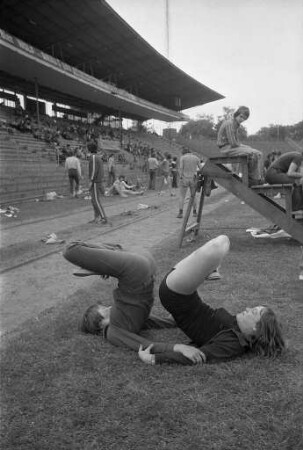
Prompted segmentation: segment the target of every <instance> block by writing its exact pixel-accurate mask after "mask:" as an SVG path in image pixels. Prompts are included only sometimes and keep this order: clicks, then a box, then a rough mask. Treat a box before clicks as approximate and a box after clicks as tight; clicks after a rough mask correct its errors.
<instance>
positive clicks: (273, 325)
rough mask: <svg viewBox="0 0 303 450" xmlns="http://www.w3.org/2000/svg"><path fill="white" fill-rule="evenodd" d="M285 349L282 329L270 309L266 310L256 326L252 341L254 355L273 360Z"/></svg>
mask: <svg viewBox="0 0 303 450" xmlns="http://www.w3.org/2000/svg"><path fill="white" fill-rule="evenodd" d="M284 349H285V341H284V338H283V335H282V328H281V325H280V323H279V322H278V320H277V317H276V315H275V313H274V312H273V310H272V309H270V308H266V310H265V311H264V312H263V314H262V315H261V318H260V320H259V322H258V324H257V329H256V334H255V336H254V338H253V341H252V350H253V352H254V353H256V354H258V355H261V356H267V357H269V358H275V357H276V356H278V355H280V354H281V353H282V352H283V350H284Z"/></svg>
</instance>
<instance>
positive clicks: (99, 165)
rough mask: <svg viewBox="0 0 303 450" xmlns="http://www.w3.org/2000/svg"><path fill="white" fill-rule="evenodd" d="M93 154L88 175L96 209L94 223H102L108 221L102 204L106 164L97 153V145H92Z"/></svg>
mask: <svg viewBox="0 0 303 450" xmlns="http://www.w3.org/2000/svg"><path fill="white" fill-rule="evenodd" d="M90 152H91V156H90V158H89V162H88V176H89V179H90V188H89V189H90V193H91V198H92V205H93V209H94V219H93V220H92V221H91V222H93V223H97V224H102V223H107V218H106V215H105V211H104V209H103V206H102V204H101V196H102V195H103V194H104V186H103V182H104V166H103V161H102V159H101V157H100V156H99V155H97V152H98V147H97V145H95V146H92V147H91V149H90Z"/></svg>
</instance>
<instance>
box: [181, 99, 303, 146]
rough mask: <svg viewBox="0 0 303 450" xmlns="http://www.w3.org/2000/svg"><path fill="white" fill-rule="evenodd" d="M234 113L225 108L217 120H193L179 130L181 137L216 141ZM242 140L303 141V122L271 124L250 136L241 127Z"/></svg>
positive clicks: (211, 118)
mask: <svg viewBox="0 0 303 450" xmlns="http://www.w3.org/2000/svg"><path fill="white" fill-rule="evenodd" d="M233 113H234V110H233V109H232V108H229V107H224V108H223V114H222V115H221V116H218V117H217V118H216V119H215V118H214V116H212V115H207V114H202V115H199V116H198V118H197V119H195V120H194V119H192V120H190V121H189V122H187V123H186V124H185V125H183V126H182V127H181V128H180V130H179V133H178V134H179V136H181V137H183V138H185V139H199V138H201V137H204V138H208V139H212V140H213V139H216V138H217V133H218V130H219V128H220V125H221V123H222V122H223V120H225V119H226V118H228V117H229V116H230V115H232V114H233ZM239 137H240V139H242V140H243V139H247V138H248V137H249V139H252V140H266V141H268V140H281V141H284V139H285V138H286V137H290V138H291V139H293V140H295V141H301V140H302V139H303V121H301V122H298V123H296V124H294V125H275V124H271V125H269V126H267V127H262V128H261V129H260V130H259V131H257V133H255V134H252V135H249V136H248V133H247V130H246V128H245V126H243V125H241V126H240V129H239Z"/></svg>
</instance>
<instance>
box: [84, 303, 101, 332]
mask: <svg viewBox="0 0 303 450" xmlns="http://www.w3.org/2000/svg"><path fill="white" fill-rule="evenodd" d="M99 306H100V305H97V304H96V305H92V306H90V307H89V308H88V309H87V310H86V311H85V313H84V315H83V317H82V320H81V322H80V330H81V331H82V332H83V333H91V334H102V330H103V328H102V320H103V319H104V317H103V316H102V314H100V312H99Z"/></svg>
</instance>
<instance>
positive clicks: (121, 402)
mask: <svg viewBox="0 0 303 450" xmlns="http://www.w3.org/2000/svg"><path fill="white" fill-rule="evenodd" d="M266 224H267V222H266V221H265V219H262V218H261V217H260V216H256V213H254V212H253V211H252V210H251V209H249V208H248V207H246V206H245V205H241V204H240V202H239V201H238V200H237V199H234V200H232V201H230V202H228V203H226V205H225V206H224V207H221V208H220V210H219V211H216V212H215V213H212V214H210V215H208V216H207V217H205V219H204V222H203V231H202V233H201V234H200V236H199V238H198V240H197V241H196V242H195V243H191V244H189V243H185V245H184V246H183V248H182V249H181V250H179V249H178V248H177V246H176V238H171V239H170V240H167V241H165V242H162V243H161V245H158V246H157V247H155V249H154V255H155V257H156V260H157V262H158V278H157V286H158V283H159V281H160V279H161V278H162V276H163V275H164V273H165V272H166V271H167V270H168V268H169V267H170V266H171V265H172V264H174V263H175V262H176V261H178V260H179V259H181V258H182V257H184V256H185V255H187V254H188V253H190V252H191V251H193V250H194V248H196V247H197V246H199V245H201V244H202V243H203V242H205V241H206V240H207V239H209V238H212V237H215V236H217V235H218V234H227V235H228V236H229V237H230V239H231V251H230V253H229V255H228V257H227V259H226V260H225V262H224V264H223V265H222V267H221V272H222V275H223V279H222V281H219V282H208V283H205V285H204V286H203V288H201V289H200V293H201V295H202V296H203V297H204V299H205V300H206V301H208V302H209V303H210V304H212V305H213V306H215V307H216V306H223V307H226V308H227V309H229V310H230V311H231V312H234V313H236V312H238V311H240V310H241V309H242V308H245V307H246V306H255V305H258V304H268V305H269V306H271V307H273V309H275V310H277V311H279V314H280V317H281V319H282V321H283V324H284V331H285V335H286V337H287V342H288V347H289V348H288V351H287V352H286V354H285V355H284V356H283V357H281V358H279V359H277V360H274V361H268V360H265V359H262V358H259V357H253V358H252V357H246V358H242V359H237V360H234V361H230V362H226V363H221V364H211V365H204V366H199V367H197V366H196V367H182V366H177V365H163V366H153V367H151V366H146V365H144V364H143V363H141V362H140V361H139V360H138V358H137V355H136V354H135V353H134V352H131V351H127V350H124V349H121V348H115V347H112V346H111V345H110V344H108V343H106V342H104V341H103V340H102V338H100V337H94V336H87V335H82V334H80V333H79V332H78V329H77V327H78V320H79V317H80V316H81V314H82V312H83V310H84V309H85V308H86V307H87V306H88V305H90V304H91V303H92V302H94V301H95V300H96V299H99V300H101V301H102V302H103V303H104V304H110V298H111V290H112V288H113V285H114V283H113V281H111V280H109V281H103V280H102V281H101V280H96V281H92V284H91V288H90V290H89V291H88V292H87V291H85V292H84V291H83V290H79V291H77V293H76V295H73V296H72V297H69V298H67V300H66V301H65V302H64V304H61V305H59V306H57V307H56V308H52V309H50V310H47V311H45V312H44V313H43V314H41V315H40V316H39V317H37V318H35V319H33V320H32V321H30V322H27V323H26V324H25V325H24V326H22V327H21V329H20V333H19V334H18V335H15V336H11V337H10V338H9V339H7V342H5V343H4V345H3V349H2V356H1V389H2V392H1V400H2V427H1V432H2V446H1V448H3V449H5V450H12V449H14V450H17V449H20V450H21V449H22V450H44V449H45V450H50V449H51V450H59V449H64V450H65V449H72V450H78V449H79V450H93V449H94V450H97V449H98V450H99V449H105V450H112V449H115V450H121V449H122V450H124V449H130V450H142V449H144V450H153V449H170V450H178V449H182V450H197V449H201V450H204V449H205V450H210V449H213V450H246V449H249V450H267V449H272V450H277V449H278V450H299V449H302V448H303V437H302V424H303V398H302V397H303V370H302V368H303V357H302V350H303V330H302V317H303V282H300V281H299V279H298V275H299V259H300V246H299V245H298V244H297V243H295V242H294V241H289V240H276V241H275V240H271V241H266V240H262V239H259V240H258V239H253V238H252V237H251V236H250V235H249V234H248V233H246V232H245V229H246V228H249V227H252V226H264V225H266ZM54 282H55V280H54ZM155 292H157V291H155ZM41 295H43V293H41ZM155 310H156V312H157V313H158V314H159V313H160V314H163V315H165V312H164V311H163V310H162V309H161V307H160V305H159V301H158V299H157V295H156V305H155ZM154 336H156V338H157V339H158V340H165V341H174V342H176V341H179V342H180V341H182V342H187V339H186V337H185V336H184V335H183V334H182V333H181V332H180V331H175V330H167V331H161V332H159V331H156V332H154Z"/></svg>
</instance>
